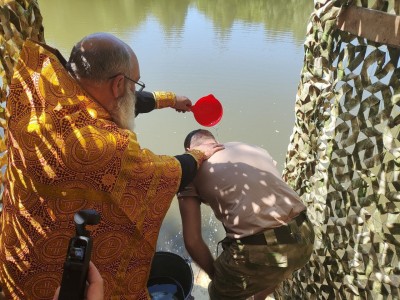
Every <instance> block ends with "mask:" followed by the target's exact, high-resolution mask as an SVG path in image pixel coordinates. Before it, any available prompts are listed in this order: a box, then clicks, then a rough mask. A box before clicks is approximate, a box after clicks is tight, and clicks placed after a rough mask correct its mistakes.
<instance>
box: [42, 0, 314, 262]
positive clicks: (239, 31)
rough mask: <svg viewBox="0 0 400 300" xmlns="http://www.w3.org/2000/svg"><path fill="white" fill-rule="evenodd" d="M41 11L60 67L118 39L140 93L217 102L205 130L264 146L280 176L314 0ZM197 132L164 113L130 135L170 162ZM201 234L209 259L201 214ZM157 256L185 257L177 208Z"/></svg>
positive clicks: (121, 4)
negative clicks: (77, 50)
mask: <svg viewBox="0 0 400 300" xmlns="http://www.w3.org/2000/svg"><path fill="white" fill-rule="evenodd" d="M39 6H40V9H41V12H42V16H43V23H44V28H45V39H46V42H47V43H48V44H49V45H51V46H53V47H56V48H58V49H59V50H60V52H61V53H62V54H63V55H64V56H65V57H66V58H68V56H69V53H70V49H71V48H72V46H73V45H74V44H75V43H76V42H77V41H78V40H80V39H81V38H82V37H83V36H85V35H87V34H90V33H93V32H99V31H105V32H110V33H113V34H115V35H116V36H118V37H119V38H121V39H122V40H124V41H125V42H126V43H128V44H129V45H130V46H131V47H132V48H133V50H134V51H135V53H136V55H137V57H138V59H139V63H140V69H141V80H142V81H143V82H145V84H146V89H147V90H149V91H153V90H172V91H174V92H176V93H177V94H180V95H186V96H188V97H189V98H190V99H192V101H193V102H195V101H196V100H197V99H199V98H200V97H202V96H205V95H208V94H210V93H212V94H214V95H215V97H217V98H218V99H219V100H220V101H221V103H222V105H223V108H224V115H223V118H222V120H221V122H220V123H219V124H218V125H217V126H216V127H214V128H212V129H211V130H212V131H213V133H214V134H215V135H216V136H217V138H218V139H219V140H220V141H221V142H224V141H243V142H247V143H251V144H256V145H259V146H262V147H264V148H265V149H267V150H268V151H269V152H270V153H271V155H272V156H273V157H274V158H275V160H276V161H277V162H278V166H279V169H280V170H282V169H283V163H284V158H285V155H286V150H287V146H288V143H289V140H290V135H291V133H292V128H293V124H294V103H295V95H296V90H297V85H298V83H299V79H300V71H301V68H302V64H303V54H304V50H303V42H304V38H305V33H306V27H307V24H308V18H309V16H310V14H311V12H312V9H313V1H312V0H286V1H276V0H113V1H110V0H84V1H82V0H68V1H65V0H39ZM199 127H200V125H199V124H197V123H196V121H195V120H194V118H193V115H192V114H191V113H185V114H178V113H176V112H175V111H174V110H172V109H164V110H159V111H153V112H151V113H150V114H145V115H140V116H139V117H138V118H137V120H136V129H135V131H136V132H137V134H138V140H139V142H140V144H141V146H142V147H146V148H149V149H151V150H152V151H153V152H155V153H157V154H169V155H175V154H181V153H182V152H183V140H184V138H185V136H186V134H187V133H188V132H189V131H191V130H193V129H196V128H199ZM202 225H203V228H204V238H205V240H206V241H207V242H208V244H209V245H210V247H211V250H212V252H213V253H215V250H216V244H217V242H218V241H219V240H220V239H222V238H223V236H224V231H223V228H222V227H221V226H220V225H219V223H218V222H216V221H215V219H214V218H213V217H212V214H211V213H210V211H209V209H207V208H204V214H203V224H202ZM158 249H159V250H168V251H173V252H176V253H178V254H183V255H186V253H185V250H184V247H183V242H182V237H181V221H180V216H179V210H178V207H177V203H176V201H174V202H173V204H172V206H171V208H170V210H169V212H168V214H167V216H166V218H165V220H164V223H163V226H162V229H161V233H160V237H159V242H158Z"/></svg>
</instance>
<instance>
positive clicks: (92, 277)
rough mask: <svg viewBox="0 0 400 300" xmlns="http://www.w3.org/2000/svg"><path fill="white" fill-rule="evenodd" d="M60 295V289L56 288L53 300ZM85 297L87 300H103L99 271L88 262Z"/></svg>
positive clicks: (102, 282)
mask: <svg viewBox="0 0 400 300" xmlns="http://www.w3.org/2000/svg"><path fill="white" fill-rule="evenodd" d="M59 294H60V287H58V288H57V290H56V292H55V294H54V297H53V300H58V296H59ZM85 294H86V296H85V299H87V300H103V299H104V281H103V278H102V277H101V275H100V272H99V270H97V268H96V266H95V265H94V264H93V263H92V262H89V271H88V276H87V284H86V293H85Z"/></svg>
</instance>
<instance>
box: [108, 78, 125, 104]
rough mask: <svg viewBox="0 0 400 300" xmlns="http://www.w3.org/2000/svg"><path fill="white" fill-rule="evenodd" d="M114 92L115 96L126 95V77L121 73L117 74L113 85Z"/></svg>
mask: <svg viewBox="0 0 400 300" xmlns="http://www.w3.org/2000/svg"><path fill="white" fill-rule="evenodd" d="M111 89H112V93H113V96H114V97H115V98H119V97H121V96H123V95H124V92H125V77H124V75H122V74H120V75H118V76H116V77H115V78H114V79H113V81H112V85H111Z"/></svg>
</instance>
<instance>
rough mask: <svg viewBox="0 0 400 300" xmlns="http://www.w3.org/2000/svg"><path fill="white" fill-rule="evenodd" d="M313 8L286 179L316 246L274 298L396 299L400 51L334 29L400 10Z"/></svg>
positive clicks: (399, 295) (383, 6) (335, 4)
mask: <svg viewBox="0 0 400 300" xmlns="http://www.w3.org/2000/svg"><path fill="white" fill-rule="evenodd" d="M369 2H372V1H369ZM314 3H315V10H314V13H313V14H312V16H311V19H310V24H309V27H308V29H307V31H308V32H307V38H306V42H305V61H304V67H303V70H302V73H301V80H300V84H299V89H298V93H297V97H296V123H295V128H294V131H293V134H292V136H291V143H290V145H289V149H288V154H287V159H286V168H285V171H284V177H285V179H286V180H287V181H288V182H289V183H290V184H291V185H292V186H293V187H294V188H295V190H296V191H298V193H299V194H300V195H301V197H302V199H303V201H304V202H305V203H306V204H307V206H308V211H309V212H310V213H309V214H310V217H311V221H312V222H313V224H314V225H315V230H316V235H317V237H316V242H315V247H314V249H315V250H314V253H313V255H312V258H311V260H310V262H309V263H308V264H307V266H306V267H305V268H303V269H302V270H300V271H298V272H296V273H295V276H294V278H293V280H288V281H286V282H285V283H284V284H283V287H282V289H281V290H280V292H279V293H278V292H277V293H276V294H275V296H276V298H281V297H282V298H285V299H400V292H399V286H400V264H399V258H400V192H399V190H400V182H399V176H400V175H399V174H400V140H399V138H400V81H399V79H400V61H399V56H400V47H390V46H388V45H383V44H378V43H375V42H370V41H367V40H366V39H364V38H361V37H358V36H355V35H352V34H349V33H346V32H343V31H341V30H339V29H337V28H336V19H337V17H338V15H339V13H340V11H341V9H345V8H346V6H348V5H358V6H363V7H369V8H374V9H378V10H382V11H386V12H388V11H387V10H388V9H389V10H390V11H389V13H391V14H393V13H397V15H398V14H399V6H400V1H399V0H394V1H392V2H391V3H389V2H388V1H376V3H372V4H371V3H368V1H362V3H361V4H360V3H358V2H356V1H350V0H349V1H344V0H341V1H340V0H339V1H337V0H336V1H328V0H315V1H314ZM368 5H369V6H368ZM395 26H396V28H397V37H398V34H399V30H400V25H399V24H397V25H395ZM399 45H400V41H399ZM282 295H284V296H282Z"/></svg>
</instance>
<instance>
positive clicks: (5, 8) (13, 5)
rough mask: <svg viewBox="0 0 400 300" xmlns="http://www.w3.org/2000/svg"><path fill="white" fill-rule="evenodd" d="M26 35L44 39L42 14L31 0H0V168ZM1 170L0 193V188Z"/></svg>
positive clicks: (4, 151)
mask: <svg viewBox="0 0 400 300" xmlns="http://www.w3.org/2000/svg"><path fill="white" fill-rule="evenodd" d="M27 38H33V39H36V40H38V41H41V42H44V34H43V26H42V16H41V14H40V10H39V7H38V4H37V1H34V0H25V1H24V0H0V77H1V81H0V83H1V87H0V170H2V171H4V168H5V166H6V164H7V156H6V148H5V140H4V126H5V125H6V124H5V110H4V107H5V101H6V96H7V92H8V86H9V84H10V81H11V76H12V73H13V69H14V65H15V64H16V62H17V59H18V56H19V51H20V49H21V46H22V43H23V41H24V40H25V39H27ZM2 177H3V172H0V186H1V188H0V195H1V192H2V191H3V188H2V182H3V178H2Z"/></svg>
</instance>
